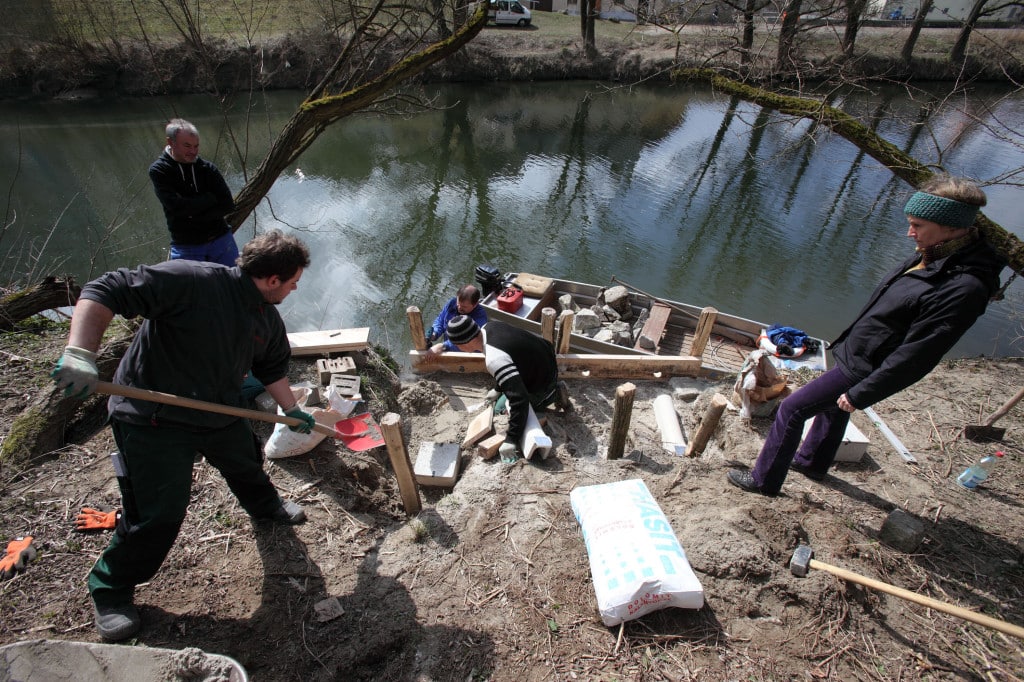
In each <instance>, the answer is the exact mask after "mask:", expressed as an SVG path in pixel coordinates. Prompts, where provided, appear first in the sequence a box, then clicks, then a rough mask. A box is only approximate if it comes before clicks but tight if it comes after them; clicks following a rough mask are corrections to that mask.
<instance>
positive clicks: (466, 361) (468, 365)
mask: <svg viewBox="0 0 1024 682" xmlns="http://www.w3.org/2000/svg"><path fill="white" fill-rule="evenodd" d="M428 358H429V360H430V361H429V362H428V361H427V359H428ZM409 364H410V365H411V367H412V371H413V372H415V373H416V374H431V373H433V372H452V373H454V374H480V373H484V372H486V371H487V365H486V364H485V361H484V354H483V353H456V352H447V351H446V352H444V353H441V354H440V355H434V356H432V357H431V356H428V354H427V352H426V351H422V350H411V351H409Z"/></svg>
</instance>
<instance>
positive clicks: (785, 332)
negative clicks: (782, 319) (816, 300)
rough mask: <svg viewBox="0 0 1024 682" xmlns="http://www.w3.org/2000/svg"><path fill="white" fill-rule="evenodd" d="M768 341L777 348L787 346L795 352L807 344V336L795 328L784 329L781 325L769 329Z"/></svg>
mask: <svg viewBox="0 0 1024 682" xmlns="http://www.w3.org/2000/svg"><path fill="white" fill-rule="evenodd" d="M767 331H768V340H770V341H771V342H772V343H774V344H775V345H776V346H781V345H782V344H786V345H787V346H789V347H790V348H792V349H793V350H794V351H795V350H796V349H797V348H801V347H802V346H804V345H805V344H806V342H807V334H805V333H804V332H803V331H801V330H799V329H797V328H795V327H783V326H782V325H780V324H773V325H772V326H770V327H768V330H767Z"/></svg>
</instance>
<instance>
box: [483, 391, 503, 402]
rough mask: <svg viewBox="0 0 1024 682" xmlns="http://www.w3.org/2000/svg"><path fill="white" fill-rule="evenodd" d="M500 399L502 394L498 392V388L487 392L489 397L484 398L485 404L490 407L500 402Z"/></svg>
mask: <svg viewBox="0 0 1024 682" xmlns="http://www.w3.org/2000/svg"><path fill="white" fill-rule="evenodd" d="M500 397H501V392H500V391H498V389H496V388H492V389H491V390H489V391H487V395H485V396H484V402H485V403H487V404H488V405H493V404H494V403H496V402H498V398H500Z"/></svg>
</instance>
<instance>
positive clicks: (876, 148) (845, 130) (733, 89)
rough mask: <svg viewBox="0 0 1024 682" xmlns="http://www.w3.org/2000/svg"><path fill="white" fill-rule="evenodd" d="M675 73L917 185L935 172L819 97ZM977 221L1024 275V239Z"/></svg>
mask: <svg viewBox="0 0 1024 682" xmlns="http://www.w3.org/2000/svg"><path fill="white" fill-rule="evenodd" d="M674 76H675V77H676V78H677V79H678V80H689V81H701V82H705V83H709V84H711V85H712V86H713V87H714V88H715V90H717V91H718V92H724V93H726V94H728V95H735V96H737V97H740V98H742V99H744V100H746V101H748V102H753V103H754V104H758V105H760V106H762V107H767V108H770V109H775V110H776V111H779V112H781V113H783V114H787V115H790V116H802V117H804V118H808V119H810V120H812V121H816V122H817V123H818V124H820V125H824V126H827V127H828V128H829V130H831V131H832V132H834V133H836V134H837V135H840V136H841V137H844V138H846V140H848V141H849V142H852V143H853V144H854V145H855V146H856V147H857V148H858V149H860V150H862V151H863V152H864V153H866V154H867V155H869V156H871V157H872V158H873V159H875V160H877V161H878V162H879V163H881V164H882V165H884V166H886V167H887V168H888V169H889V170H890V171H891V172H892V173H893V174H894V175H896V177H898V178H900V179H901V180H904V181H906V182H907V183H909V184H910V185H911V186H913V187H917V186H919V185H921V183H922V182H924V181H925V180H928V179H929V178H931V177H932V176H933V175H934V173H933V172H932V170H931V169H930V168H929V167H928V166H926V165H924V164H923V163H921V162H920V161H918V160H917V159H915V158H913V157H912V156H910V155H909V154H906V153H905V152H903V151H901V150H900V149H899V148H898V147H896V146H895V145H894V144H892V143H890V142H887V141H886V140H884V139H882V138H881V137H879V136H878V135H877V134H876V133H875V132H873V131H872V130H871V129H870V128H868V127H867V126H865V125H864V124H863V123H861V122H860V121H858V120H857V119H855V118H854V117H853V116H850V115H849V114H847V113H846V112H844V111H840V110H839V109H836V108H834V107H830V106H827V105H825V104H823V103H822V102H819V101H817V100H813V99H806V98H802V97H789V96H786V95H780V94H777V93H774V92H769V91H767V90H763V89H761V88H757V87H754V86H751V85H747V84H745V83H741V82H739V81H736V80H733V79H731V78H726V77H725V76H720V75H719V74H717V73H715V72H714V71H712V70H711V69H680V70H679V71H676V72H675V74H674ZM974 224H975V225H977V226H978V229H979V230H980V231H981V233H982V234H983V235H984V236H985V238H986V239H987V240H988V242H989V243H990V244H991V245H992V247H993V248H994V249H995V250H996V251H998V252H999V253H1000V254H1001V255H1002V256H1003V257H1004V258H1006V260H1007V261H1008V265H1009V267H1010V268H1011V269H1012V270H1013V271H1014V272H1016V273H1017V274H1018V275H1021V276H1024V242H1022V241H1021V240H1020V239H1019V238H1018V237H1017V236H1016V235H1014V234H1011V233H1009V232H1007V231H1006V230H1005V229H1004V228H1003V227H1002V226H1000V225H998V224H996V223H994V222H992V221H991V220H989V219H988V218H987V217H985V216H984V215H983V214H981V213H979V214H978V218H977V219H976V220H975V223H974Z"/></svg>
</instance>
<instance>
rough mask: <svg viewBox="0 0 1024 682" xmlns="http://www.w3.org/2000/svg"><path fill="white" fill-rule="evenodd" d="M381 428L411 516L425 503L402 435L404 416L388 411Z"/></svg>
mask: <svg viewBox="0 0 1024 682" xmlns="http://www.w3.org/2000/svg"><path fill="white" fill-rule="evenodd" d="M380 429H381V433H382V434H383V435H384V444H385V445H386V446H387V449H388V458H389V459H390V460H391V468H393V469H394V470H395V478H397V479H398V492H399V493H401V495H402V506H404V507H405V513H406V514H408V515H410V516H412V515H413V514H418V513H419V512H420V509H422V508H423V503H422V502H421V501H420V488H419V486H418V485H417V484H416V477H415V476H413V474H412V463H411V462H410V461H409V451H408V450H406V448H405V439H404V438H403V437H402V418H401V417H400V416H398V415H397V414H395V413H394V412H388V413H387V414H386V415H384V418H383V419H381V420H380Z"/></svg>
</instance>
